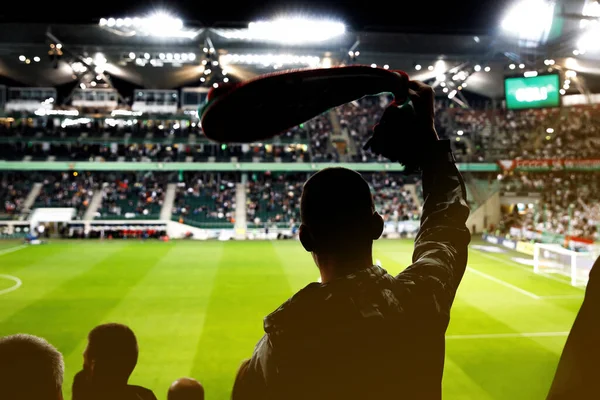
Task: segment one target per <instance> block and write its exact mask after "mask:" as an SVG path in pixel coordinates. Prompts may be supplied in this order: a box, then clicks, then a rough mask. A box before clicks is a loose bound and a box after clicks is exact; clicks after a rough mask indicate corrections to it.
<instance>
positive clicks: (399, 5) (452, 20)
mask: <svg viewBox="0 0 600 400" xmlns="http://www.w3.org/2000/svg"><path fill="white" fill-rule="evenodd" d="M6 3H8V5H7V4H6ZM36 3H37V4H36V5H35V6H32V7H31V8H30V9H29V8H24V7H22V4H23V3H22V2H20V1H15V2H10V1H7V2H5V4H3V6H2V10H0V20H1V21H18V22H47V23H51V22H83V23H86V22H91V23H96V22H97V21H98V19H99V18H101V17H115V18H117V17H125V16H135V15H139V14H144V13H146V12H147V11H148V10H150V9H153V8H154V9H167V10H171V11H172V12H173V13H175V14H177V15H179V16H180V17H181V18H183V19H184V20H189V21H198V22H200V23H202V25H206V26H213V25H215V24H219V25H222V26H226V25H229V24H231V23H234V24H235V23H238V24H239V25H241V26H243V25H245V24H246V23H247V22H249V21H252V20H256V19H258V18H268V17H270V16H272V15H274V14H277V13H281V12H286V11H287V12H301V13H307V14H316V15H331V16H333V17H337V18H340V19H342V20H343V21H344V22H345V23H346V24H347V25H348V26H349V27H350V28H352V29H356V30H365V29H371V30H390V31H404V32H436V33H452V32H456V33H473V34H477V33H481V34H483V33H485V32H491V31H492V30H493V29H494V28H495V27H497V26H498V23H499V19H500V17H501V15H502V12H503V10H504V9H505V8H506V5H507V4H509V1H508V0H479V1H477V0H453V1H443V0H436V1H431V0H410V1H407V0H396V1H380V0H363V1H325V0H322V1H307V0H305V1H269V0H265V1H258V0H196V1H189V0H188V1H184V0H171V1H165V0H150V1H144V2H140V1H128V0H121V1H114V0H109V1H102V0H100V1H90V0H84V1H83V2H82V1H73V0H66V1H59V0H50V1H48V2H36ZM236 3H237V5H236ZM11 4H12V5H11ZM13 7H14V8H15V9H14V10H13V9H12V8H13Z"/></svg>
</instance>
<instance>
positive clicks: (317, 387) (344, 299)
mask: <svg viewBox="0 0 600 400" xmlns="http://www.w3.org/2000/svg"><path fill="white" fill-rule="evenodd" d="M423 195H424V198H425V204H424V208H423V215H422V219H421V227H420V230H419V233H418V235H417V237H416V240H415V249H414V253H413V264H412V265H411V266H409V267H408V268H407V269H406V270H404V271H403V272H402V273H400V274H399V275H398V276H396V277H393V276H391V275H389V274H388V273H387V272H386V271H385V270H384V269H382V268H380V267H378V266H372V267H370V268H368V269H365V270H360V271H357V272H354V273H352V274H349V275H347V276H345V277H343V278H339V279H336V280H334V281H332V282H329V283H327V284H318V283H311V284H310V285H308V286H307V287H305V288H304V289H302V290H300V291H299V292H298V293H296V295H294V296H293V297H292V298H291V299H289V300H288V301H287V302H285V303H284V304H283V305H281V306H280V307H279V308H278V309H277V310H275V311H274V312H273V313H272V314H270V315H269V316H267V317H266V318H265V321H264V330H265V335H264V336H263V338H262V339H261V340H260V341H259V343H258V344H257V346H256V348H255V350H254V353H253V355H252V358H251V360H250V362H249V363H248V364H247V365H246V366H245V367H244V368H243V370H241V371H240V372H239V373H238V377H237V378H236V383H235V386H234V394H233V398H234V400H245V399H269V400H271V399H281V400H284V399H285V400H293V399H305V400H316V399H363V400H364V399H391V398H394V399H439V398H441V382H442V372H443V368H444V350H445V345H444V334H445V331H446V328H447V327H448V323H449V318H450V307H451V306H452V302H453V300H454V296H455V294H456V290H457V288H458V285H459V283H460V281H461V279H462V276H463V274H464V271H465V268H466V263H467V246H468V243H469V241H470V234H469V231H468V229H467V228H466V226H465V222H466V220H467V217H468V215H469V207H468V206H467V203H466V191H465V187H464V182H463V180H462V177H461V176H460V174H459V172H458V170H457V168H456V166H455V165H454V163H453V162H451V161H449V155H448V154H444V155H443V157H442V155H440V156H439V157H437V158H436V161H433V162H432V163H431V164H430V165H429V166H428V167H426V168H424V171H423Z"/></svg>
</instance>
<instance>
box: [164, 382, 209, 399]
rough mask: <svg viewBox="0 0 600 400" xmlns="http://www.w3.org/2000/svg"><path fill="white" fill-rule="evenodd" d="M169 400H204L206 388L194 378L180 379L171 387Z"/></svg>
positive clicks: (168, 395)
mask: <svg viewBox="0 0 600 400" xmlns="http://www.w3.org/2000/svg"><path fill="white" fill-rule="evenodd" d="M167 400H204V388H203V387H202V385H201V384H200V382H198V381H197V380H195V379H193V378H180V379H177V380H176V381H175V382H173V383H172V384H171V386H170V387H169V393H167Z"/></svg>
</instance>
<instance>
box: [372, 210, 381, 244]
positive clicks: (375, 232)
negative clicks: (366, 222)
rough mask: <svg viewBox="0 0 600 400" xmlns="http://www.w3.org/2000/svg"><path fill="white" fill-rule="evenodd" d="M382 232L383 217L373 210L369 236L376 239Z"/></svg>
mask: <svg viewBox="0 0 600 400" xmlns="http://www.w3.org/2000/svg"><path fill="white" fill-rule="evenodd" d="M382 233H383V218H382V217H381V215H379V213H378V212H374V213H373V216H372V220H371V238H372V239H373V240H377V239H379V238H380V237H381V234H382Z"/></svg>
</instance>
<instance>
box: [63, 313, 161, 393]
mask: <svg viewBox="0 0 600 400" xmlns="http://www.w3.org/2000/svg"><path fill="white" fill-rule="evenodd" d="M137 360H138V345H137V340H136V338H135V334H134V333H133V331H132V330H131V329H130V328H129V327H127V326H125V325H122V324H116V323H110V324H104V325H98V326H97V327H95V328H94V329H92V331H91V332H90V333H89V335H88V345H87V347H86V349H85V351H84V353H83V369H82V370H81V371H79V372H78V373H77V375H75V379H74V381H73V400H104V399H114V400H156V397H155V396H154V393H152V391H151V390H149V389H146V388H143V387H141V386H134V385H129V384H128V381H129V377H130V376H131V373H132V372H133V370H134V368H135V366H136V364H137Z"/></svg>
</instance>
